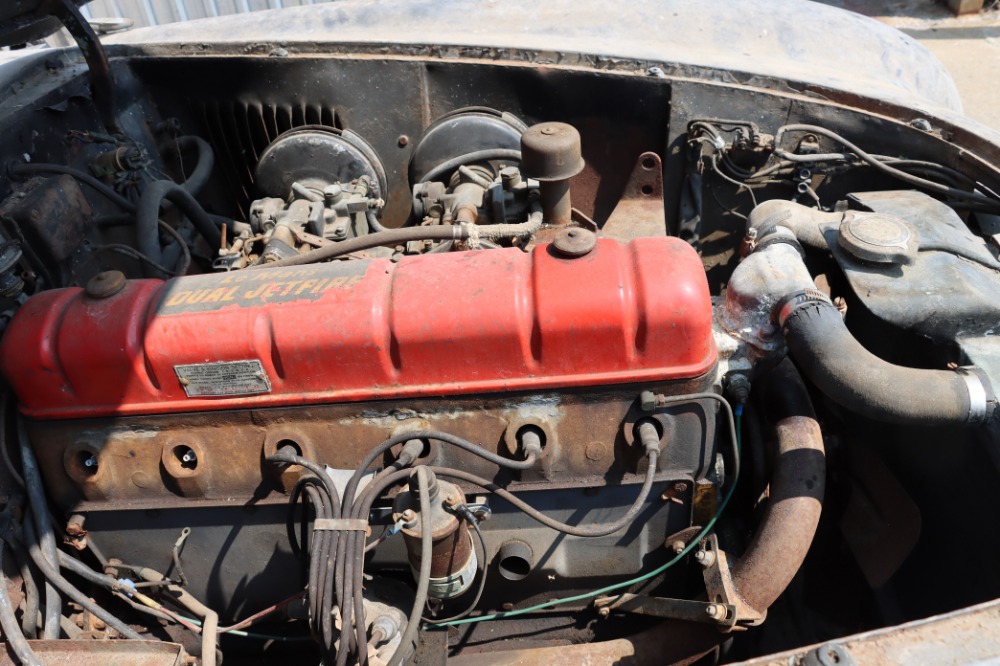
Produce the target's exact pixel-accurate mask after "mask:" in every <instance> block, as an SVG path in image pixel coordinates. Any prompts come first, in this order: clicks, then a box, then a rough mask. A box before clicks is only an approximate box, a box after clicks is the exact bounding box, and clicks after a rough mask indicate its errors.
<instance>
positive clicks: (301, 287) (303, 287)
mask: <svg viewBox="0 0 1000 666" xmlns="http://www.w3.org/2000/svg"><path fill="white" fill-rule="evenodd" d="M315 285H316V280H303V281H302V284H300V285H299V288H298V289H296V290H295V295H296V296H298V295H299V294H301V293H302V292H303V291H305V290H307V289H309V288H310V287H314V286H315Z"/></svg>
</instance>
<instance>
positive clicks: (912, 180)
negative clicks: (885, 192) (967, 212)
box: [774, 124, 1000, 210]
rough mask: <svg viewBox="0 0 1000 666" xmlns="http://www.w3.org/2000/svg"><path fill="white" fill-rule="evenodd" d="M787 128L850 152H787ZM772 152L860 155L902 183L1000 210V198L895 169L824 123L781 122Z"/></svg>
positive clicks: (838, 157)
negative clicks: (785, 146)
mask: <svg viewBox="0 0 1000 666" xmlns="http://www.w3.org/2000/svg"><path fill="white" fill-rule="evenodd" d="M788 132H807V133H810V134H816V135H818V136H823V137H826V138H827V139H830V140H832V141H836V142H837V143H839V144H840V145H842V146H843V147H844V148H846V149H847V150H848V151H849V153H826V154H819V155H798V154H796V153H792V152H789V151H787V150H785V149H783V148H781V147H780V144H781V139H782V138H783V137H784V135H785V134H786V133H788ZM774 154H775V155H777V156H778V157H781V158H783V159H786V160H788V161H791V162H817V161H845V160H850V159H851V157H852V154H853V156H856V157H857V158H859V159H861V160H862V161H864V162H865V163H867V164H868V165H869V166H871V167H873V168H875V169H877V170H878V171H881V172H882V173H884V174H886V175H888V176H892V177H893V178H895V179H897V180H901V181H903V182H904V183H907V184H909V185H913V186H914V187H919V188H922V189H925V190H929V191H931V192H936V193H937V194H941V195H944V196H948V197H951V198H952V199H958V200H960V201H963V202H971V203H975V204H979V205H984V206H991V207H993V208H994V209H996V210H1000V200H997V199H994V198H992V197H988V196H986V195H983V194H981V193H979V192H968V191H965V190H962V189H959V188H956V187H952V186H950V185H943V184H941V183H936V182H934V181H931V180H927V179H926V178H920V177H919V176H914V175H912V174H909V173H906V172H905V171H903V170H901V169H898V168H896V167H894V166H892V165H891V164H887V163H885V162H881V161H879V160H878V159H876V157H875V156H874V155H871V154H869V153H867V152H865V151H864V150H862V149H861V148H859V147H858V146H856V145H854V144H853V143H851V142H850V141H848V140H847V139H845V138H844V137H842V136H841V135H839V134H837V133H836V132H833V131H831V130H828V129H826V128H825V127H820V126H818V125H799V124H794V125H784V126H782V127H779V128H778V131H777V133H776V134H775V136H774Z"/></svg>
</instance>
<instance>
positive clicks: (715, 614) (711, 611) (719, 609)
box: [705, 604, 726, 620]
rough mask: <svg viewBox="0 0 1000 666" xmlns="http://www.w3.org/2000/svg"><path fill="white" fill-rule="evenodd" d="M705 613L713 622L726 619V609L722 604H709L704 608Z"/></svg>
mask: <svg viewBox="0 0 1000 666" xmlns="http://www.w3.org/2000/svg"><path fill="white" fill-rule="evenodd" d="M705 612H706V613H707V614H708V616H709V617H710V618H712V619H713V620H721V619H723V618H724V617H726V607H725V606H723V605H722V604H709V605H708V606H706V607H705Z"/></svg>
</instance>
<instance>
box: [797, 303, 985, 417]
mask: <svg viewBox="0 0 1000 666" xmlns="http://www.w3.org/2000/svg"><path fill="white" fill-rule="evenodd" d="M778 319H779V324H780V325H781V330H782V333H783V334H784V337H785V343H786V344H787V345H788V353H789V354H791V356H792V358H794V359H795V362H796V364H798V367H799V369H800V370H801V371H802V373H803V374H804V375H805V376H806V377H808V378H809V380H810V381H811V382H812V383H813V384H815V385H816V386H817V388H819V389H820V390H821V391H822V392H823V393H825V394H826V395H828V396H829V397H830V398H831V399H832V400H834V401H835V402H837V403H838V404H840V405H842V406H843V407H845V408H847V409H849V410H850V411H852V412H856V413H858V414H861V415H863V416H867V417H869V418H872V419H876V420H880V421H887V422H890V423H904V424H912V425H925V426H932V425H947V424H957V423H979V422H982V421H984V420H986V419H987V418H988V416H989V412H990V411H991V409H992V405H993V404H994V402H995V396H993V395H992V389H991V388H990V383H989V381H988V380H987V378H986V376H985V374H984V373H982V371H981V370H979V369H977V368H973V367H964V368H958V369H956V370H927V369H917V368H907V367H903V366H899V365H893V364H892V363H888V362H886V361H884V360H882V359H881V358H879V357H878V356H875V355H874V354H872V353H871V352H869V351H868V350H867V349H865V348H864V347H863V346H862V345H861V343H860V342H858V341H857V340H856V339H855V338H854V336H853V335H851V332H850V331H849V330H847V326H846V325H845V324H844V318H843V316H842V315H841V314H840V312H839V311H838V310H837V308H836V307H835V306H834V305H833V304H832V303H831V302H830V301H829V299H827V298H826V296H825V295H823V294H819V293H815V292H814V293H810V292H802V293H799V294H793V295H791V296H789V297H786V299H785V301H784V302H783V303H782V304H780V305H779V313H778Z"/></svg>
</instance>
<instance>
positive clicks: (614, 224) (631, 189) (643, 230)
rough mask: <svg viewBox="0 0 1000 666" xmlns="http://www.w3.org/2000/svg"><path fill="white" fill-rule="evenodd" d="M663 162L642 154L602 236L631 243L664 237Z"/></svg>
mask: <svg viewBox="0 0 1000 666" xmlns="http://www.w3.org/2000/svg"><path fill="white" fill-rule="evenodd" d="M666 234H667V217H666V213H665V210H664V205H663V162H662V161H661V160H660V156H659V155H657V154H656V153H653V152H648V153H643V154H642V155H639V159H638V160H637V161H636V164H635V168H634V169H633V170H632V175H631V176H630V177H629V181H628V184H627V185H625V191H624V192H623V193H622V197H621V199H620V200H619V201H618V205H617V206H615V209H614V211H612V213H611V216H610V217H608V220H607V222H605V223H604V227H603V228H602V229H601V236H602V237H604V238H613V239H615V240H617V241H620V242H623V243H624V242H628V241H630V240H632V239H633V238H639V237H641V236H665V235H666Z"/></svg>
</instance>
